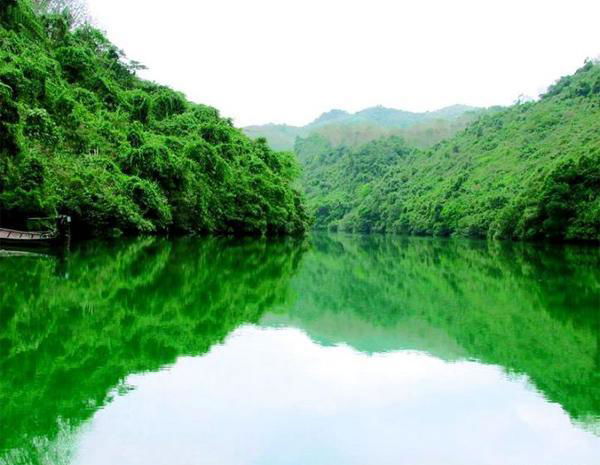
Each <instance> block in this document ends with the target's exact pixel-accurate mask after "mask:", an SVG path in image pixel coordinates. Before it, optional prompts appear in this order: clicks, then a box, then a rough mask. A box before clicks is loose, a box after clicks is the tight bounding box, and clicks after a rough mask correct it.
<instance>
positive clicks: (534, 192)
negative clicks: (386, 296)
mask: <svg viewBox="0 0 600 465" xmlns="http://www.w3.org/2000/svg"><path fill="white" fill-rule="evenodd" d="M302 144H303V145H301V146H300V147H299V152H301V153H303V156H302V158H303V160H304V163H305V182H306V191H307V195H308V198H309V203H310V205H311V208H312V210H313V211H314V212H315V214H316V222H317V223H316V224H317V227H321V228H329V229H340V230H347V231H361V232H394V233H408V234H419V235H421V234H422V235H441V236H448V235H463V236H471V237H493V238H512V239H552V240H593V241H597V240H600V64H598V63H596V62H592V61H588V62H586V64H585V65H584V66H583V67H582V68H580V69H579V70H578V71H577V72H576V73H575V74H574V75H571V76H566V77H563V78H561V79H560V80H559V81H557V82H556V83H555V84H554V85H553V86H551V87H550V88H549V90H548V91H547V93H546V94H544V95H543V96H542V97H541V98H540V100H538V101H535V102H527V103H519V104H516V105H514V106H512V107H509V108H506V109H504V110H500V111H495V112H490V113H486V114H483V115H482V116H480V118H479V119H478V120H477V121H475V122H473V123H472V124H470V125H469V126H468V127H467V128H466V129H465V130H463V131H461V132H460V133H458V134H457V135H456V136H454V137H452V138H450V139H448V140H446V141H443V142H441V143H439V144H437V145H435V146H434V147H432V148H430V149H429V150H419V149H415V148H408V146H407V145H406V143H405V142H404V141H403V140H400V139H398V138H387V139H382V140H378V141H376V142H371V143H368V144H366V145H363V146H361V147H358V148H354V149H347V148H342V149H340V148H333V147H331V146H328V145H327V141H326V140H324V139H322V138H318V137H317V138H314V137H313V138H311V139H310V140H305V141H302Z"/></svg>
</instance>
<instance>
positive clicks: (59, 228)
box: [0, 216, 71, 247]
mask: <svg viewBox="0 0 600 465" xmlns="http://www.w3.org/2000/svg"><path fill="white" fill-rule="evenodd" d="M49 219H51V220H55V221H56V227H55V228H54V229H51V230H47V231H19V230H16V229H6V228H0V246H11V247H12V246H14V247H57V246H68V245H69V243H70V240H71V228H70V224H71V217H69V216H59V217H56V218H32V219H31V220H35V221H39V220H49Z"/></svg>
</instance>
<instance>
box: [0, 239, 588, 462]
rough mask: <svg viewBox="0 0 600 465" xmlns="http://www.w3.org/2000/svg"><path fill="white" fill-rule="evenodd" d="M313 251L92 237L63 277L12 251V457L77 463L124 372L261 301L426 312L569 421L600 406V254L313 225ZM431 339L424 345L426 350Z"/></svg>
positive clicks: (190, 343)
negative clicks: (83, 436)
mask: <svg viewBox="0 0 600 465" xmlns="http://www.w3.org/2000/svg"><path fill="white" fill-rule="evenodd" d="M304 252H305V247H304V245H303V244H302V243H298V242H292V241H283V242H265V241H257V240H248V241H239V240H238V241H231V240H224V239H180V240H176V241H166V240H161V239H156V238H145V239H139V240H135V241H131V242H124V243H123V242H122V243H120V244H106V243H102V242H94V243H88V244H85V245H83V246H82V247H81V248H79V249H77V250H75V251H74V252H73V253H72V254H71V255H70V256H69V258H68V262H67V263H68V266H67V268H68V270H67V271H68V273H67V276H65V274H64V273H57V272H56V260H55V259H44V260H41V259H40V260H28V261H27V262H24V261H23V259H22V258H19V259H17V258H5V259H2V262H1V263H0V282H1V283H2V292H1V293H0V373H2V376H1V377H0V409H1V410H0V412H1V415H2V417H1V419H0V420H1V421H0V450H1V449H13V450H12V451H11V452H9V453H8V455H5V456H4V459H5V460H6V461H7V463H17V464H20V463H60V462H61V460H62V461H63V462H64V463H66V461H67V460H68V454H69V448H70V447H71V443H70V441H71V440H72V434H71V432H72V431H74V430H76V429H77V427H78V426H79V425H81V423H82V422H83V421H85V420H86V419H88V418H90V417H91V416H92V415H93V414H94V412H95V411H97V409H98V408H100V407H101V406H103V405H106V404H107V402H109V401H110V397H111V396H113V395H118V393H119V392H124V391H126V390H127V386H124V385H123V382H124V380H125V378H126V377H127V376H128V375H129V374H132V373H136V372H143V371H150V370H157V369H159V368H160V367H162V366H164V365H166V364H169V363H172V362H173V361H174V360H175V358H176V357H177V356H179V355H198V354H203V353H205V352H207V351H208V350H209V349H210V347H211V346H212V345H214V344H215V343H219V342H221V341H222V340H223V339H224V338H225V336H226V335H227V334H229V333H230V332H231V331H232V330H233V329H235V328H236V327H237V326H238V325H240V324H243V323H248V322H257V321H258V320H259V319H260V318H261V317H262V316H263V313H264V312H265V311H266V310H271V311H272V310H277V312H279V313H280V314H281V313H282V312H284V311H289V313H290V315H291V316H293V317H294V319H295V320H298V321H300V322H301V323H303V326H305V327H307V328H310V327H313V328H315V327H318V326H319V324H321V323H322V321H323V316H324V315H333V316H334V317H339V318H340V319H343V321H344V322H346V323H348V322H349V323H352V321H359V322H361V323H362V325H361V326H360V328H361V331H363V332H369V331H372V332H373V333H374V334H379V333H376V331H375V330H377V329H378V328H384V329H386V330H388V331H387V333H393V334H407V333H408V332H410V331H412V329H413V326H411V325H412V323H413V322H415V321H416V322H419V325H420V326H419V328H420V329H423V328H432V331H433V330H434V331H436V334H438V335H439V334H443V335H444V337H445V338H446V339H447V340H449V341H452V342H453V344H454V346H456V347H460V348H461V356H466V357H469V358H475V359H478V360H481V361H482V362H485V363H493V364H498V365H501V366H503V367H505V369H506V370H507V372H509V373H525V374H527V375H528V376H529V377H530V379H531V380H532V382H533V383H534V384H535V386H536V387H537V388H538V389H539V390H540V391H542V392H543V393H544V395H545V396H546V397H547V398H548V399H550V400H551V401H554V402H558V403H560V404H561V405H562V406H563V407H564V408H565V409H566V410H567V412H568V413H569V414H570V415H571V417H572V418H574V419H576V420H580V421H583V422H586V421H593V420H594V419H597V418H598V416H599V415H600V388H599V385H600V383H599V382H598V367H599V359H600V355H599V352H598V351H599V349H598V337H599V326H598V325H599V318H600V316H599V315H598V309H599V307H598V291H599V289H600V266H599V265H600V251H599V250H598V249H593V248H580V247H557V246H539V245H537V246H534V245H528V244H510V243H486V242H468V241H453V240H452V241H447V240H431V239H414V238H413V239H405V238H398V237H385V236H365V237H362V236H350V237H349V236H343V235H336V236H320V235H317V236H315V237H313V239H312V249H311V251H310V252H309V253H306V254H305V253H304ZM300 259H302V265H301V266H299V262H300ZM24 263H26V265H24ZM292 276H293V277H294V278H293V286H292V287H291V286H290V281H291V278H292ZM292 291H293V292H294V297H293V298H290V295H291V292H292ZM311 324H312V326H311ZM333 330H334V331H335V330H338V331H339V327H337V328H335V327H334V328H333ZM309 331H310V329H309ZM340 334H341V333H340ZM424 334H425V340H419V341H418V342H419V344H421V345H418V346H415V347H414V348H415V349H419V350H429V349H430V346H431V344H432V341H431V340H429V342H428V340H427V337H429V336H428V334H429V333H427V332H426V331H425V333H424ZM431 334H433V333H431ZM343 337H344V335H343V334H341V335H340V338H342V340H343ZM346 342H348V343H350V344H351V343H352V341H351V340H350V339H348V340H347V341H346ZM428 344H430V345H428ZM438 348H439V347H438ZM443 348H444V346H442V349H443ZM361 349H364V348H361ZM440 355H441V356H443V355H444V354H443V353H442V354H440ZM448 358H453V356H452V355H449V356H448ZM1 456H2V454H1V453H0V457H1ZM44 461H45V462H44ZM1 463H2V458H0V464H1Z"/></svg>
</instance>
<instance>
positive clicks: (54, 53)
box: [0, 0, 307, 235]
mask: <svg viewBox="0 0 600 465" xmlns="http://www.w3.org/2000/svg"><path fill="white" fill-rule="evenodd" d="M38 3H39V2H38ZM139 67H140V65H139V64H138V63H136V62H132V61H129V60H127V59H126V58H125V56H124V55H123V53H122V52H121V51H120V50H118V49H117V48H116V47H115V46H114V45H113V44H111V43H110V42H109V41H108V40H107V39H106V37H104V35H103V34H102V33H101V32H99V31H98V30H96V29H94V28H92V27H90V26H88V25H82V26H81V27H78V28H73V27H72V22H71V18H70V17H69V15H66V14H45V15H37V14H36V13H34V11H33V9H32V4H31V3H30V2H29V0H10V1H6V0H4V1H2V2H1V3H0V211H1V212H2V220H3V222H4V223H11V224H13V225H14V224H17V223H20V222H22V220H23V219H24V218H26V217H27V216H40V215H47V214H54V213H57V212H60V213H63V214H70V215H71V216H73V218H74V228H75V232H76V233H79V234H82V235H92V234H99V233H107V232H125V233H161V232H167V231H176V232H219V233H236V234H246V233H248V234H265V233H269V234H279V233H300V232H303V231H304V230H305V228H306V225H307V216H306V214H305V211H304V206H303V200H302V197H301V195H300V194H299V192H298V191H297V189H296V188H295V187H294V186H293V181H294V178H295V177H296V176H297V174H298V169H297V165H296V162H295V160H294V158H293V156H292V155H291V154H286V153H276V152H273V151H272V150H271V149H270V148H269V147H268V146H267V145H266V143H264V141H260V140H259V141H252V140H251V139H249V138H248V137H247V136H245V135H244V134H243V133H242V132H241V131H240V130H238V129H236V128H234V127H233V126H232V124H231V121H230V120H228V119H225V118H222V117H220V116H219V113H218V112H217V110H215V109H214V108H211V107H207V106H204V105H199V104H195V103H192V102H189V101H187V100H186V99H185V97H184V96H183V95H182V94H180V93H178V92H175V91H173V90H171V89H169V88H167V87H163V86H160V85H157V84H155V83H152V82H146V81H143V80H141V79H139V78H137V77H136V70H138V69H139Z"/></svg>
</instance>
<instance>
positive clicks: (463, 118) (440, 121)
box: [243, 104, 484, 150]
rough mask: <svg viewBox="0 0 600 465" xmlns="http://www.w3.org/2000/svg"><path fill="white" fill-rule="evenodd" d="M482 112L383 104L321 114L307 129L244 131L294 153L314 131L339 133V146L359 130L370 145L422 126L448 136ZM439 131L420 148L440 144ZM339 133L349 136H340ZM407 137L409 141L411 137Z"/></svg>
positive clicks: (459, 107) (462, 107) (276, 126)
mask: <svg viewBox="0 0 600 465" xmlns="http://www.w3.org/2000/svg"><path fill="white" fill-rule="evenodd" d="M483 110H484V109H482V108H478V107H471V106H468V105H458V104H457V105H451V106H448V107H444V108H441V109H439V110H435V111H426V112H421V113H419V112H410V111H405V110H398V109H395V108H388V107H384V106H381V105H379V106H375V107H369V108H365V109H364V110H360V111H357V112H355V113H349V112H347V111H345V110H340V109H333V110H329V111H327V112H325V113H322V114H321V115H320V116H319V117H318V118H316V119H315V120H313V121H311V122H310V123H308V124H307V125H305V126H292V125H287V124H274V123H269V124H264V125H254V126H247V127H245V128H243V131H244V132H245V133H246V134H247V135H248V136H249V137H251V138H254V139H257V138H260V137H264V138H265V139H267V142H268V143H269V145H270V146H271V148H273V149H275V150H293V149H294V144H295V143H296V138H297V137H308V136H309V135H311V134H312V133H314V132H319V133H322V135H324V136H325V137H326V138H328V139H330V141H331V142H332V143H333V142H334V141H333V140H332V137H330V136H329V134H331V133H335V134H336V136H337V137H333V139H337V140H338V142H336V143H339V139H342V142H343V141H345V140H346V139H348V140H353V139H355V138H352V137H350V136H349V135H348V134H349V133H356V132H357V131H358V132H360V133H361V134H362V135H363V138H361V142H367V141H368V140H372V139H375V138H378V137H381V136H382V131H388V132H390V134H388V135H400V136H404V134H403V133H402V131H400V130H403V129H408V128H413V127H416V126H420V125H423V131H429V132H430V133H431V132H432V126H433V127H436V129H437V128H439V126H444V130H442V131H441V133H443V135H444V136H445V135H446V134H447V133H448V132H454V127H456V130H458V129H462V128H464V127H465V126H466V125H467V124H468V123H469V122H471V121H472V120H473V119H474V118H475V116H474V115H476V114H478V113H480V112H482V111H483ZM469 116H471V117H469ZM446 126H448V128H446ZM450 126H451V128H450ZM413 132H415V131H413ZM417 132H418V129H417ZM438 132H440V131H436V130H433V134H432V137H431V143H428V142H429V139H427V140H426V141H425V143H421V142H420V140H421V139H423V138H422V137H421V138H420V139H419V142H417V145H433V144H435V143H437V142H439V140H440V137H435V135H436V134H437V133H438ZM340 133H343V134H345V135H346V136H342V137H340ZM370 133H372V134H373V137H371V138H370V137H369V134H370ZM408 138H409V139H410V136H408ZM363 139H366V140H363Z"/></svg>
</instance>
